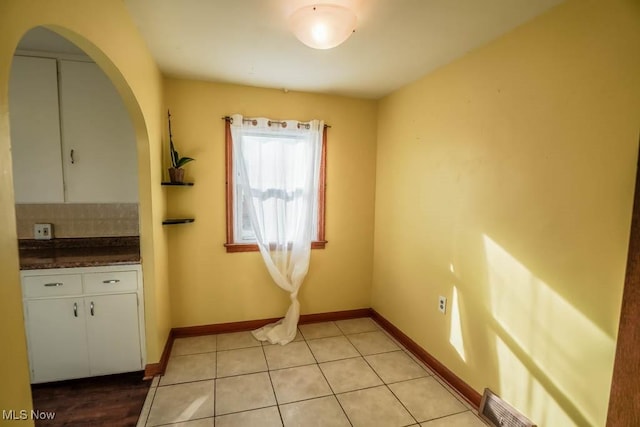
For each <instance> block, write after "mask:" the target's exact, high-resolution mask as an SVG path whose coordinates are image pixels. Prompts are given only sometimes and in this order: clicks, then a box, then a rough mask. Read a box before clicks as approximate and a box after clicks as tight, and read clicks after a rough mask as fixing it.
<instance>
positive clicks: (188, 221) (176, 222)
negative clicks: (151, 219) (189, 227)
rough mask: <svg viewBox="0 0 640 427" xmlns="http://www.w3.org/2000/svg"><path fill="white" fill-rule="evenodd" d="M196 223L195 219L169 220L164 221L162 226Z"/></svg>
mask: <svg viewBox="0 0 640 427" xmlns="http://www.w3.org/2000/svg"><path fill="white" fill-rule="evenodd" d="M194 221H195V218H167V219H165V220H164V221H162V225H173V224H189V223H190V222H194Z"/></svg>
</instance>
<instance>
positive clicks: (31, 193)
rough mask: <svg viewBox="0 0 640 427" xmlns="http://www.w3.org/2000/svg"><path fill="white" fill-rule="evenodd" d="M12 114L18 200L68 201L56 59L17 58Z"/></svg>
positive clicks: (12, 79) (12, 82)
mask: <svg viewBox="0 0 640 427" xmlns="http://www.w3.org/2000/svg"><path fill="white" fill-rule="evenodd" d="M9 119H10V126H11V155H12V158H13V186H14V190H15V198H16V202H17V203H62V202H64V187H63V181H62V163H61V159H60V156H61V153H60V121H59V112H58V72H57V65H56V60H55V59H50V58H33V57H26V56H15V57H14V58H13V63H12V65H11V75H10V78H9Z"/></svg>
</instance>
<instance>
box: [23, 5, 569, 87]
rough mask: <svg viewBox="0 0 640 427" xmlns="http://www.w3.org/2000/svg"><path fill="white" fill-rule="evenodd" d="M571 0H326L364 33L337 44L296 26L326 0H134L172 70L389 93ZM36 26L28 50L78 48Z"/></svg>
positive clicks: (153, 44) (152, 44) (141, 24)
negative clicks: (295, 19)
mask: <svg viewBox="0 0 640 427" xmlns="http://www.w3.org/2000/svg"><path fill="white" fill-rule="evenodd" d="M562 1H563V0H325V1H324V2H325V3H334V4H340V5H343V6H348V7H351V8H353V10H354V11H355V12H356V14H357V16H358V24H357V27H356V32H355V33H354V34H353V35H352V36H351V37H350V38H349V39H348V40H347V41H346V42H345V43H344V44H342V45H340V46H338V47H337V48H335V49H331V50H315V49H311V48H309V47H307V46H305V45H303V44H302V43H300V42H299V41H298V40H297V39H296V38H295V36H294V35H293V34H291V33H290V31H289V29H288V24H287V18H288V17H289V16H290V15H291V14H292V13H293V11H295V10H297V8H299V7H302V6H306V5H309V4H317V3H321V2H323V0H180V1H176V0H124V2H125V4H126V5H127V7H128V8H129V11H130V12H131V15H132V16H133V19H134V21H135V23H136V25H137V26H138V28H139V30H140V32H141V34H142V37H143V38H144V39H145V41H146V42H147V44H148V46H149V49H150V50H151V53H152V55H153V57H154V58H155V60H156V62H157V63H158V66H159V67H160V69H161V70H162V72H163V73H164V74H165V75H168V76H173V77H184V78H193V79H199V80H209V81H217V82H226V83H236V84H243V85H250V86H259V87H269V88H279V89H289V90H298V91H307V92H322V93H331V94H339V95H347V96H355V97H362V98H379V97H382V96H384V95H387V94H388V93H390V92H392V91H394V90H396V89H398V88H400V87H402V86H404V85H405V84H407V83H410V82H412V81H414V80H417V79H418V78H420V77H422V76H423V75H425V74H427V73H428V72H430V71H432V70H434V69H436V68H438V67H440V66H442V65H444V64H447V63H449V62H451V61H452V60H454V59H456V58H458V57H460V56H462V55H464V54H465V53H467V52H469V51H470V50H472V49H474V48H476V47H478V46H481V45H483V44H486V43H487V42H489V41H491V40H493V39H495V38H497V37H499V36H500V35H502V34H504V33H506V32H508V31H509V30H511V29H513V28H515V27H516V26H518V25H520V24H522V23H524V22H526V21H528V20H530V19H532V18H533V17H535V16H537V15H539V14H541V13H543V12H544V11H546V10H548V9H549V8H551V7H553V6H555V5H557V4H559V3H561V2H562ZM57 39H58V40H56V37H55V36H53V35H52V33H50V32H49V31H47V30H44V29H42V28H36V29H34V30H31V31H30V32H28V33H27V35H26V36H25V37H24V39H23V40H22V42H21V43H20V45H19V48H20V49H25V50H45V51H57V52H66V53H78V49H77V48H75V46H73V45H72V44H71V43H68V42H66V41H65V40H64V39H61V40H60V38H59V37H58V38H57Z"/></svg>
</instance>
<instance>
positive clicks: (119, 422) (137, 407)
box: [31, 371, 151, 427]
mask: <svg viewBox="0 0 640 427" xmlns="http://www.w3.org/2000/svg"><path fill="white" fill-rule="evenodd" d="M142 376H143V372H142V371H140V372H132V373H128V374H119V375H109V376H104V377H95V378H83V379H78V380H70V381H61V382H56V383H48V384H34V385H32V387H31V390H32V395H33V408H34V410H35V411H42V412H49V411H53V412H55V413H56V415H55V418H54V420H53V421H44V420H36V426H105V427H106V426H109V427H116V426H135V425H136V423H137V422H138V417H139V416H140V411H141V410H142V405H143V404H144V400H145V398H146V396H147V392H148V390H149V386H150V385H151V381H143V380H142Z"/></svg>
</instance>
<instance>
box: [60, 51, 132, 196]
mask: <svg viewBox="0 0 640 427" xmlns="http://www.w3.org/2000/svg"><path fill="white" fill-rule="evenodd" d="M60 111H61V116H60V117H61V123H62V152H63V156H62V159H63V164H64V168H63V170H64V178H65V179H64V180H65V183H66V201H67V202H84V203H109V202H128V203H136V202H137V201H138V163H137V157H136V141H135V133H134V129H133V125H132V123H131V119H130V118H129V113H128V112H127V110H126V108H125V106H124V104H123V102H122V99H121V98H120V95H119V94H118V92H117V91H116V88H115V87H114V86H113V84H112V83H111V81H110V80H109V78H108V77H107V76H106V75H105V74H104V73H103V72H102V70H100V68H99V67H98V66H97V65H96V64H94V63H92V62H76V61H66V60H62V61H60ZM72 151H73V155H72Z"/></svg>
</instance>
